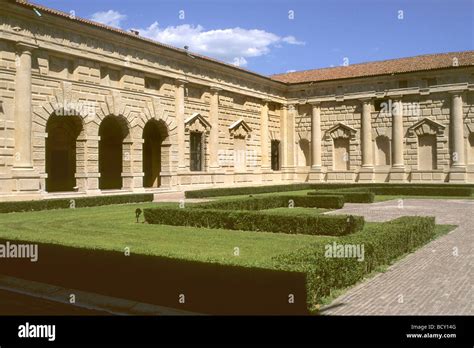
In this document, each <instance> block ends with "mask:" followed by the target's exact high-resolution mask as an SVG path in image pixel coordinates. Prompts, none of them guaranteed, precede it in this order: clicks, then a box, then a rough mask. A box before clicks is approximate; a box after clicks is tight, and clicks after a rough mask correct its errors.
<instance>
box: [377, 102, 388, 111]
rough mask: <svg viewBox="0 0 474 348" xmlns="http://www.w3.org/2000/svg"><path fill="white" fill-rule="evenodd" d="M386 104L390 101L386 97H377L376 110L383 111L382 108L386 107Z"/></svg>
mask: <svg viewBox="0 0 474 348" xmlns="http://www.w3.org/2000/svg"><path fill="white" fill-rule="evenodd" d="M386 105H388V102H387V100H386V99H377V100H376V101H375V102H374V109H375V111H382V109H384V106H385V107H386Z"/></svg>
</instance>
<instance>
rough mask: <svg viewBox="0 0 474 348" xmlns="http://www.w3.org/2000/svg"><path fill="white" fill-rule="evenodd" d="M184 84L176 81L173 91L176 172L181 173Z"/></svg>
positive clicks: (183, 143) (183, 148)
mask: <svg viewBox="0 0 474 348" xmlns="http://www.w3.org/2000/svg"><path fill="white" fill-rule="evenodd" d="M186 83H187V81H186V80H181V79H177V80H176V89H175V109H176V139H177V142H178V171H181V172H182V171H185V170H186V163H185V161H184V151H185V139H184V86H185V84H186Z"/></svg>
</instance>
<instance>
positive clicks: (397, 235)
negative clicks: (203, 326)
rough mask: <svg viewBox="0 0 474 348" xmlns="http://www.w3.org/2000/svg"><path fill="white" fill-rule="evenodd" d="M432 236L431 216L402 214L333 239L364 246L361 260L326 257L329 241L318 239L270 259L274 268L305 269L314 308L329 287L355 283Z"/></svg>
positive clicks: (312, 309)
mask: <svg viewBox="0 0 474 348" xmlns="http://www.w3.org/2000/svg"><path fill="white" fill-rule="evenodd" d="M434 236H435V219H434V218H433V217H418V216H415V217H413V216H405V217H401V218H398V219H395V220H393V221H390V222H385V223H380V224H377V225H369V226H367V227H366V228H364V230H363V231H361V232H358V233H354V234H351V235H349V236H344V237H341V238H338V239H335V243H337V245H344V246H346V245H355V246H357V245H359V246H364V259H363V261H358V259H357V258H355V257H352V258H343V257H341V258H338V257H329V255H328V257H326V252H327V249H328V245H331V243H322V242H321V243H316V244H313V245H311V246H308V247H305V248H303V249H300V250H297V251H295V252H292V253H289V254H284V255H279V256H276V257H275V258H274V260H275V261H276V262H277V267H278V268H281V269H285V270H288V269H290V270H291V271H296V272H304V273H306V278H307V279H306V281H307V294H308V298H307V301H308V307H309V308H310V310H311V311H316V310H317V309H318V306H317V305H318V303H319V301H320V300H321V298H323V297H324V296H328V295H330V293H331V291H332V290H335V289H340V288H345V287H347V286H350V285H353V284H355V283H356V282H358V281H359V280H361V279H362V278H363V277H364V276H365V275H366V274H368V273H370V272H371V271H373V270H374V269H375V268H376V267H377V266H380V265H385V264H388V263H390V262H391V261H393V260H394V259H396V258H397V257H400V256H401V255H404V254H405V253H408V252H411V251H413V250H414V249H415V248H417V247H419V246H421V245H423V244H425V243H427V242H428V241H430V240H431V239H433V237H434Z"/></svg>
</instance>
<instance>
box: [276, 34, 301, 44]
mask: <svg viewBox="0 0 474 348" xmlns="http://www.w3.org/2000/svg"><path fill="white" fill-rule="evenodd" d="M281 40H282V41H283V42H286V43H287V44H290V45H305V44H306V42H303V41H298V40H296V38H295V37H294V36H291V35H290V36H285V37H284V38H283V39H281Z"/></svg>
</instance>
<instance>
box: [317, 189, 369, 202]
mask: <svg viewBox="0 0 474 348" xmlns="http://www.w3.org/2000/svg"><path fill="white" fill-rule="evenodd" d="M308 195H310V196H311V195H312V196H315V197H321V198H324V197H328V196H334V195H336V196H337V195H339V196H342V197H343V198H344V202H346V203H373V201H374V199H375V194H374V193H372V192H350V191H342V190H318V191H311V192H308Z"/></svg>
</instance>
